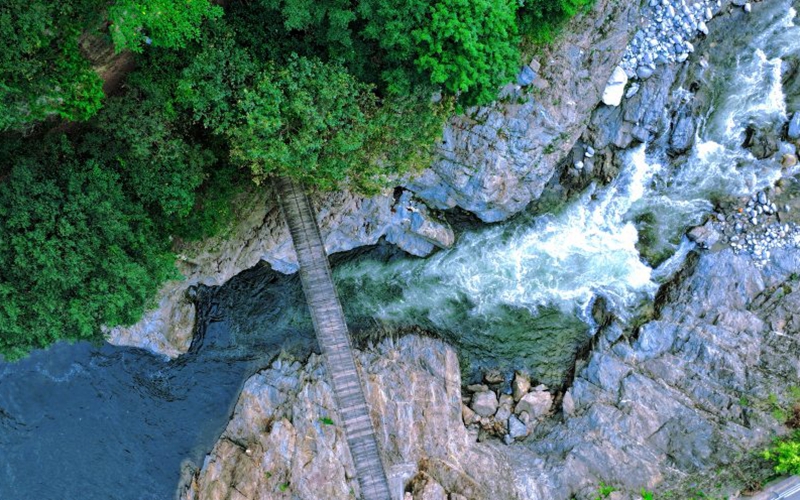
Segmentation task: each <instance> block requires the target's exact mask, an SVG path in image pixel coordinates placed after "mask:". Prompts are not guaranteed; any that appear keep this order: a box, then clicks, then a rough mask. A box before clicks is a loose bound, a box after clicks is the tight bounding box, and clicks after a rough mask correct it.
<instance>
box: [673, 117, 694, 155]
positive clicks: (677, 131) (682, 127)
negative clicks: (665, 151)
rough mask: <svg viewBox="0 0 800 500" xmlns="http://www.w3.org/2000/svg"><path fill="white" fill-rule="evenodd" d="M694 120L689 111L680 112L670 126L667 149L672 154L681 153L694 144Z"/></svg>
mask: <svg viewBox="0 0 800 500" xmlns="http://www.w3.org/2000/svg"><path fill="white" fill-rule="evenodd" d="M694 131H695V121H694V117H693V116H692V115H691V114H690V113H680V114H679V116H678V119H677V120H676V121H675V125H674V126H673V127H672V131H671V133H670V138H669V150H670V152H671V153H673V154H683V153H685V152H686V151H688V150H689V149H690V148H691V147H692V144H694Z"/></svg>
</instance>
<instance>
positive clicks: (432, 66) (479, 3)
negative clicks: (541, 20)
mask: <svg viewBox="0 0 800 500" xmlns="http://www.w3.org/2000/svg"><path fill="white" fill-rule="evenodd" d="M360 9H361V12H363V13H364V14H365V16H366V17H367V19H366V24H365V28H364V31H363V34H364V36H365V37H367V38H368V39H371V40H375V41H376V42H377V43H378V44H379V45H380V47H381V48H382V49H384V50H385V51H386V53H387V54H386V60H387V61H388V62H389V64H388V68H387V69H386V70H384V72H383V79H384V81H385V83H386V84H387V86H388V87H387V88H388V89H389V90H390V92H393V93H406V92H408V89H410V88H411V87H413V86H415V85H420V84H425V85H433V86H435V87H441V88H442V89H443V90H444V91H445V92H447V93H449V94H450V95H454V96H458V98H459V101H461V102H462V103H463V104H469V105H471V104H485V103H487V102H489V101H492V100H493V99H494V97H495V96H496V95H497V91H498V90H499V88H500V86H501V85H503V84H504V83H507V82H509V81H511V79H512V78H513V76H514V75H515V73H516V66H517V61H518V58H519V53H518V51H517V44H518V39H517V25H516V17H515V16H516V9H517V2H516V1H513V0H433V1H432V0H412V1H404V0H362V1H361V3H360ZM398 70H401V71H398Z"/></svg>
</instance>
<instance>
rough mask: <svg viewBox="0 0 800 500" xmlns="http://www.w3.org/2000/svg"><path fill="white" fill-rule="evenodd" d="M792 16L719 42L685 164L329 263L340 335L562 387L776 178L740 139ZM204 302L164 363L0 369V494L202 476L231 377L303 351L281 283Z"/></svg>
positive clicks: (106, 359) (148, 359) (239, 288)
mask: <svg viewBox="0 0 800 500" xmlns="http://www.w3.org/2000/svg"><path fill="white" fill-rule="evenodd" d="M789 5H790V4H789V3H788V2H787V1H785V0H781V1H779V0H774V1H772V2H769V3H768V2H765V3H764V4H760V5H758V6H757V7H756V8H754V12H753V15H752V17H750V18H748V23H747V26H743V27H739V28H738V31H739V33H738V36H737V37H736V39H735V40H733V39H732V40H731V41H730V42H729V43H728V44H729V45H730V47H719V48H718V49H716V50H714V51H712V52H711V53H710V54H709V56H708V57H709V64H710V66H711V67H712V68H714V76H713V78H711V79H710V80H709V82H708V85H710V86H711V87H712V89H711V90H712V94H713V96H714V98H713V100H712V102H711V103H710V109H709V110H708V111H707V112H705V114H704V115H703V116H702V117H701V126H700V127H699V131H698V136H697V140H696V145H695V148H694V149H693V150H692V151H691V152H690V153H689V154H688V155H687V156H686V157H684V158H683V159H680V160H677V161H674V160H671V159H670V158H669V157H668V156H667V155H666V153H665V152H664V148H663V146H661V145H660V144H650V145H643V146H641V147H637V148H634V149H633V150H631V151H628V152H626V153H625V154H623V155H621V158H623V159H624V161H623V163H624V164H623V165H622V166H621V167H622V168H621V170H620V174H619V176H618V177H617V178H616V179H615V180H614V181H612V182H611V183H610V184H609V185H607V186H603V187H596V186H591V187H590V188H589V189H587V190H586V191H585V192H584V193H582V194H581V195H580V196H579V197H578V198H577V199H574V200H570V201H568V202H566V203H564V204H563V205H561V206H560V207H559V208H557V209H555V210H553V211H552V212H551V213H547V214H522V215H520V216H518V217H516V218H515V219H514V220H512V221H509V222H507V223H504V224H498V225H493V226H486V227H478V228H474V229H470V230H467V231H465V232H464V233H463V234H461V235H460V237H459V241H458V243H457V245H456V247H455V248H453V249H451V250H447V251H441V252H438V253H437V254H435V255H434V256H432V257H430V258H427V259H418V258H412V257H407V256H405V255H403V254H402V253H400V252H398V251H396V250H393V249H391V248H390V247H388V246H385V245H379V246H377V247H374V248H371V249H363V250H360V251H356V252H351V253H349V254H347V256H346V257H344V258H342V257H337V258H335V259H334V261H335V262H336V263H337V265H336V266H335V273H334V275H335V279H336V281H337V285H338V287H339V293H340V296H341V298H342V301H343V304H344V306H345V312H346V314H347V317H348V322H349V323H350V325H351V327H352V329H353V330H354V331H355V332H356V334H357V335H358V336H361V337H364V336H370V335H372V334H373V333H374V332H375V331H378V332H384V333H386V332H395V331H398V330H402V329H403V328H421V329H423V330H427V331H429V332H432V333H434V334H437V335H439V336H442V337H444V338H447V339H449V340H451V341H453V342H455V343H456V344H457V345H458V346H459V348H460V352H461V355H462V360H463V362H464V363H465V365H464V366H465V368H468V370H467V371H469V368H475V367H481V366H497V367H500V368H503V369H510V368H525V369H528V370H529V371H531V373H532V374H533V376H534V378H535V379H536V381H537V382H544V383H547V384H551V385H558V384H559V383H560V382H561V381H562V379H563V377H564V376H565V374H566V373H567V372H568V370H569V367H570V365H571V363H572V361H573V360H574V357H575V354H576V352H578V351H579V350H581V349H582V348H583V347H584V346H585V345H586V344H587V343H588V342H589V341H590V339H591V337H592V334H593V332H594V329H595V325H594V320H593V316H592V309H593V307H595V306H596V304H598V298H602V301H601V302H602V303H603V304H604V307H605V308H607V309H610V310H611V311H613V312H614V314H615V315H617V316H619V317H620V318H622V319H623V320H626V319H631V318H632V317H633V316H634V314H635V312H634V311H635V308H636V307H637V306H638V305H640V304H642V303H647V302H648V301H651V300H652V298H653V295H654V293H655V291H656V289H657V287H658V284H659V282H661V281H662V280H663V279H665V278H666V277H667V276H669V275H670V273H671V272H672V271H674V269H676V268H677V266H678V265H679V264H680V261H681V258H682V256H683V255H685V253H686V252H687V251H688V250H689V249H690V248H691V244H690V243H689V242H688V241H687V240H685V239H684V238H683V237H682V235H683V233H684V232H685V229H686V228H687V227H688V226H690V225H693V224H697V223H699V222H701V221H702V220H703V218H704V217H706V216H707V215H708V214H709V213H710V212H711V211H712V210H713V209H714V202H715V201H717V200H720V199H724V198H725V197H735V196H742V195H749V194H752V193H753V192H754V191H756V190H758V189H762V188H764V187H766V186H768V185H769V184H771V183H772V182H773V181H774V180H775V179H776V178H777V177H778V176H779V175H780V166H779V165H778V164H777V162H775V161H773V160H771V159H767V160H757V159H755V158H753V156H752V155H751V154H750V153H749V152H748V151H746V150H744V149H742V147H741V144H742V142H743V140H744V136H745V129H746V127H747V126H748V125H749V124H752V123H757V124H760V123H767V124H775V123H781V122H783V121H784V120H785V119H786V109H785V104H784V96H783V91H782V89H781V86H780V66H781V64H782V62H783V60H784V59H785V58H787V57H797V56H798V55H800V30H798V28H797V27H796V26H795V25H794V23H795V20H794V17H795V13H794V11H792V10H790V9H789ZM643 221H644V222H643ZM644 223H646V225H648V227H647V230H648V231H651V232H653V237H650V238H648V242H647V245H650V246H651V247H653V249H655V251H657V252H658V253H661V254H662V255H664V256H665V257H667V258H666V260H664V261H663V263H661V264H660V265H659V266H658V267H656V268H655V269H654V268H652V267H651V266H649V265H648V264H647V263H646V262H645V261H644V260H643V259H642V258H641V255H640V250H641V249H642V244H643V241H640V240H642V235H643V229H644V227H643V224H644ZM200 295H201V299H200V304H199V311H200V318H199V321H198V335H197V338H196V340H195V343H194V344H193V346H192V349H191V352H190V353H189V354H187V355H185V356H183V357H181V358H180V359H178V360H174V361H167V360H164V359H162V358H159V357H156V356H153V355H151V354H148V353H146V352H144V351H141V350H138V349H132V348H120V347H112V346H109V345H102V346H92V345H89V344H85V343H81V344H75V345H65V344H59V345H56V346H54V347H53V348H51V349H48V350H47V351H39V352H35V353H33V354H32V355H31V356H30V357H29V358H27V359H25V360H22V361H20V362H18V363H14V364H7V363H0V499H3V500H6V499H10V500H16V499H20V500H27V499H34V498H35V499H40V500H51V499H52V500H63V499H86V500H95V499H97V500H101V499H102V500H109V499H120V500H151V499H153V500H165V499H166V500H168V499H170V498H172V497H173V494H174V490H175V487H176V485H177V484H178V481H179V478H180V475H181V469H182V464H183V463H184V462H185V461H187V460H190V461H192V462H194V463H195V464H198V465H199V464H201V463H202V460H203V457H204V455H205V454H206V453H207V452H208V451H209V450H210V449H211V447H212V445H213V443H214V442H215V441H216V439H217V438H218V437H219V434H220V433H221V431H222V429H223V428H224V426H225V425H226V422H227V419H228V417H229V415H230V412H231V410H232V408H233V405H234V404H235V402H236V398H237V395H238V391H239V390H240V388H241V385H242V383H243V382H244V380H246V378H247V377H248V376H249V375H250V374H252V373H253V372H255V371H257V370H258V369H260V368H262V367H264V366H265V365H267V364H268V362H269V361H270V360H271V359H272V358H273V357H274V356H275V355H277V354H278V353H279V352H280V351H281V350H286V351H289V352H291V353H293V354H295V355H296V356H298V357H304V356H306V355H307V354H308V353H309V352H311V351H312V350H314V349H315V348H316V345H315V342H314V339H313V335H312V332H311V325H310V319H309V317H308V314H307V311H306V308H305V304H304V301H303V297H302V294H301V292H300V287H299V282H298V280H297V279H296V278H295V277H285V276H281V275H278V274H276V273H273V272H272V271H270V270H269V269H268V268H267V267H266V266H258V267H256V268H254V269H252V270H249V271H246V272H244V273H242V274H241V275H239V276H238V277H236V278H235V279H234V280H232V281H231V282H230V283H229V284H227V285H225V286H224V287H222V288H219V289H213V290H212V289H206V290H204V291H202V293H201V294H200Z"/></svg>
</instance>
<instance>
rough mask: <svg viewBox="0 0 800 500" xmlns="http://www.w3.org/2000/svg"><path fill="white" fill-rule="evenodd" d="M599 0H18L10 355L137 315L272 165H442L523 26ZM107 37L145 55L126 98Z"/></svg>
mask: <svg viewBox="0 0 800 500" xmlns="http://www.w3.org/2000/svg"><path fill="white" fill-rule="evenodd" d="M586 1H587V0H559V1H558V2H555V3H551V2H549V1H545V0H534V1H533V3H530V2H528V3H526V6H525V7H524V8H523V9H519V8H518V7H519V5H520V3H519V2H517V1H516V0H315V1H312V0H248V1H242V0H231V1H227V2H214V1H212V0H179V1H172V0H111V1H107V0H103V1H101V0H60V1H56V0H27V1H24V2H23V1H21V0H6V1H5V2H2V5H0V34H2V35H3V37H4V39H5V40H4V41H5V42H6V43H5V44H4V48H3V49H2V50H0V134H2V135H0V354H2V355H5V356H7V357H17V356H20V355H23V354H24V353H25V352H27V351H29V350H30V349H31V348H36V347H43V346H46V345H48V344H49V343H52V342H53V341H55V340H58V339H61V338H65V339H99V338H100V336H101V335H100V327H101V326H102V325H116V324H127V323H132V322H134V321H136V320H137V319H138V318H139V317H140V315H141V313H142V311H143V308H144V307H145V306H146V304H147V300H148V299H149V298H151V297H153V295H154V293H155V290H156V289H157V288H158V287H159V285H160V284H161V283H162V282H163V281H164V280H166V279H169V278H171V277H176V271H175V268H174V266H173V256H172V253H171V251H172V249H173V245H174V243H175V240H176V239H178V240H182V239H197V238H202V237H204V236H207V235H210V234H214V233H215V232H217V231H220V230H221V229H222V228H223V227H225V225H226V224H227V223H228V220H229V217H230V213H231V210H232V199H233V198H234V197H235V196H236V195H237V194H239V193H241V192H242V191H243V190H246V189H256V187H254V183H253V181H255V184H258V183H262V182H264V181H265V179H267V178H268V177H269V176H270V175H272V174H275V173H278V174H281V175H288V176H293V177H295V178H298V179H301V180H302V181H304V182H305V183H307V184H309V185H312V186H315V187H316V188H322V189H334V188H337V187H339V186H341V185H343V184H347V185H349V186H350V187H352V188H356V189H360V190H362V191H365V192H369V191H371V190H374V189H376V188H379V187H381V186H382V185H385V184H384V182H385V180H386V179H388V178H391V177H392V176H395V175H398V174H399V173H402V172H405V171H407V170H409V169H414V168H419V167H423V166H425V165H426V164H427V163H429V161H430V159H431V155H432V151H433V146H434V144H435V142H436V140H437V138H438V136H439V135H440V134H441V130H442V126H443V124H444V120H445V119H446V118H447V117H448V116H449V115H450V114H451V113H452V110H453V109H454V106H456V105H462V106H463V105H472V104H484V103H487V102H490V101H492V100H493V99H494V97H495V95H496V92H497V90H498V88H499V87H500V86H501V85H503V84H504V83H506V82H509V81H511V80H512V78H513V77H514V75H515V73H516V70H517V68H518V63H519V61H518V59H519V52H518V32H519V31H520V30H519V29H518V25H519V24H520V23H522V26H529V25H530V23H529V22H528V21H527V20H533V22H536V21H535V20H536V19H539V20H541V21H542V22H544V23H550V22H553V23H555V22H556V21H557V19H561V18H563V17H564V16H566V15H569V14H570V13H572V12H574V10H575V9H577V8H580V7H581V6H582V5H583V4H584V3H585V2H586ZM218 4H219V5H218ZM220 5H224V9H223V8H222V7H221V6H220ZM537 16H538V17H537ZM526 19H527V20H526ZM86 40H92V41H93V42H92V44H87V43H85V42H86ZM96 40H105V43H107V44H108V47H109V48H113V51H117V52H119V51H123V50H127V51H130V52H132V53H133V54H134V57H135V62H136V66H137V69H136V70H135V71H133V72H132V73H130V74H129V75H127V78H126V80H125V84H124V85H123V87H122V88H121V89H120V90H119V92H117V93H116V94H115V95H114V96H113V97H105V96H103V92H102V82H101V80H100V78H99V77H98V76H97V73H95V71H94V69H93V68H92V67H91V65H90V63H89V62H88V59H87V58H86V56H87V54H84V53H83V51H84V50H87V49H86V48H85V47H89V46H90V45H91V46H94V45H93V44H94V41H96ZM113 51H111V50H110V51H109V53H111V52H113ZM58 119H61V121H59V120H58ZM67 122H73V123H72V124H71V125H69V126H66V125H65V124H66V123H67ZM74 122H82V123H81V124H80V125H76V123H74Z"/></svg>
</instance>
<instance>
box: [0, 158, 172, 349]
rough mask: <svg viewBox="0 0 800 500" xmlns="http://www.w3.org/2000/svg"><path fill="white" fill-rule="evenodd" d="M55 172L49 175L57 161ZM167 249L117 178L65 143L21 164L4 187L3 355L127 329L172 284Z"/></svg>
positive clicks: (0, 260)
mask: <svg viewBox="0 0 800 500" xmlns="http://www.w3.org/2000/svg"><path fill="white" fill-rule="evenodd" d="M54 160H55V161H58V164H57V168H50V167H49V165H53V163H51V162H53V161H54ZM173 276H175V268H174V267H173V266H172V257H171V255H170V254H169V242H168V241H167V239H166V238H165V237H163V236H160V235H159V234H158V233H157V232H156V231H155V227H154V225H153V223H152V222H151V221H150V219H149V217H148V216H147V214H146V212H145V211H144V210H143V209H142V207H141V205H139V204H137V203H136V202H135V200H133V199H131V198H130V197H129V196H128V195H127V194H126V193H125V192H124V190H123V185H122V183H121V182H120V179H119V176H118V175H117V174H116V173H114V172H113V171H111V170H108V169H105V168H103V167H102V166H101V165H99V164H98V163H97V162H94V161H91V160H89V161H80V160H78V159H76V158H75V157H74V152H73V151H72V150H71V148H70V147H69V146H68V145H67V144H66V143H65V142H60V143H59V144H50V145H48V152H47V154H45V155H44V156H40V157H38V158H36V157H27V158H24V157H23V158H19V159H18V160H17V162H16V164H15V165H14V167H13V168H12V170H11V173H10V175H9V177H8V178H7V179H6V180H5V181H4V182H3V183H0V301H1V302H2V305H0V353H1V354H3V355H4V356H7V357H11V358H14V357H18V356H20V355H22V354H24V353H25V352H26V351H28V350H29V349H31V348H36V347H44V346H46V345H48V344H50V343H51V342H54V341H55V340H58V339H60V338H64V339H97V338H100V325H102V324H129V323H131V322H133V321H135V320H136V319H138V318H139V316H140V315H141V313H142V310H143V306H144V304H145V302H146V300H147V299H148V298H149V297H150V296H152V294H153V293H154V292H155V290H156V288H157V287H158V286H159V285H160V283H161V282H162V281H163V280H165V279H166V278H169V277H173Z"/></svg>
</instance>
